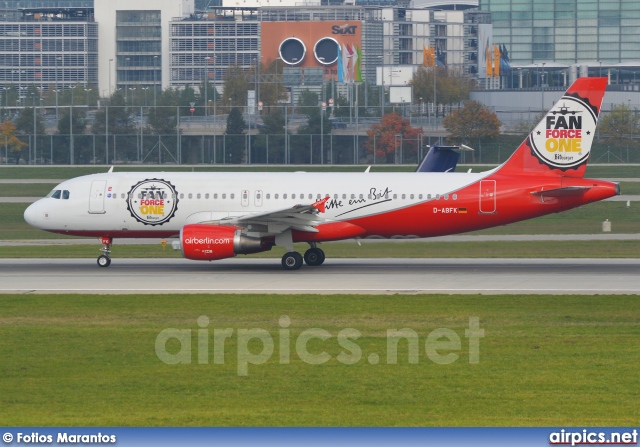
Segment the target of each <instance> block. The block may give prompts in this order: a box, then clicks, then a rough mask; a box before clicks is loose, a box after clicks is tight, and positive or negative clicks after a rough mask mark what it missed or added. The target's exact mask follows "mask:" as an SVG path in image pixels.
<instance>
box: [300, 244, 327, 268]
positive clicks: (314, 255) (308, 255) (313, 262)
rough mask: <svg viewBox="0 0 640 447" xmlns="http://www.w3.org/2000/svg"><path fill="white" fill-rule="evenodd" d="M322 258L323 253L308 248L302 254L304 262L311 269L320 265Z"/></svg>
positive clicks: (319, 250) (316, 249) (317, 249)
mask: <svg viewBox="0 0 640 447" xmlns="http://www.w3.org/2000/svg"><path fill="white" fill-rule="evenodd" d="M324 258H325V256H324V251H322V250H321V249H319V248H310V249H309V250H307V251H306V252H305V254H304V262H305V263H306V264H307V265H309V266H311V267H317V266H319V265H322V263H323V262H324Z"/></svg>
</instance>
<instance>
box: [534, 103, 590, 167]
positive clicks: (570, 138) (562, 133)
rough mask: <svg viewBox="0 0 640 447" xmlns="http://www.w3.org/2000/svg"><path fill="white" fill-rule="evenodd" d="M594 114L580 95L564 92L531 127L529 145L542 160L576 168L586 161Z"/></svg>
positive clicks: (557, 165) (549, 163)
mask: <svg viewBox="0 0 640 447" xmlns="http://www.w3.org/2000/svg"><path fill="white" fill-rule="evenodd" d="M596 123H597V116H596V115H595V113H594V111H593V110H592V108H591V107H589V106H588V105H587V104H585V103H584V102H583V101H582V100H580V98H575V97H572V96H564V97H563V98H562V99H561V100H560V101H558V102H557V103H556V104H555V105H554V106H553V108H552V109H551V110H550V111H549V113H547V115H546V116H545V117H544V118H543V120H542V121H541V122H540V123H539V124H538V125H537V126H536V128H535V129H533V132H531V135H530V136H529V141H530V142H531V147H532V148H533V150H534V152H535V154H536V156H537V157H538V159H539V160H540V161H542V162H543V163H544V164H546V165H548V166H550V167H554V168H560V169H568V168H575V167H577V166H579V165H581V164H583V163H585V162H586V161H587V159H588V158H589V152H590V151H591V143H592V142H593V136H594V134H595V130H596Z"/></svg>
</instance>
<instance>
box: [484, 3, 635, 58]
mask: <svg viewBox="0 0 640 447" xmlns="http://www.w3.org/2000/svg"><path fill="white" fill-rule="evenodd" d="M480 9H481V10H484V11H489V12H491V15H492V18H493V41H494V43H496V44H500V45H502V44H504V45H506V47H507V50H508V51H509V57H510V60H511V62H512V63H513V64H516V65H524V64H535V63H538V62H543V61H553V62H557V63H563V64H568V65H570V64H580V63H598V62H601V63H602V64H603V65H605V64H606V65H607V66H610V65H614V64H618V63H622V62H631V61H640V2H639V1H638V0H535V1H534V0H480Z"/></svg>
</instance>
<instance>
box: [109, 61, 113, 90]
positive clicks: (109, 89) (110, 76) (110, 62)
mask: <svg viewBox="0 0 640 447" xmlns="http://www.w3.org/2000/svg"><path fill="white" fill-rule="evenodd" d="M111 62H113V59H109V98H111Z"/></svg>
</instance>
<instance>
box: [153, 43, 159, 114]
mask: <svg viewBox="0 0 640 447" xmlns="http://www.w3.org/2000/svg"><path fill="white" fill-rule="evenodd" d="M157 62H158V56H153V108H154V109H155V108H156V92H157V90H158V86H157V85H156V68H157V66H158V64H157Z"/></svg>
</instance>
